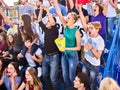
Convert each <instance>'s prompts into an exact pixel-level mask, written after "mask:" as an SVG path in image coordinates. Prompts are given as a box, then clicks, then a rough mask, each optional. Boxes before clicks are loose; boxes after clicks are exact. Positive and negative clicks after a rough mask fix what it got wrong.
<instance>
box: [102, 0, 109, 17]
mask: <svg viewBox="0 0 120 90" xmlns="http://www.w3.org/2000/svg"><path fill="white" fill-rule="evenodd" d="M108 3H109V0H106V2H105V4H104V6H103V14H104V16H106V15H107V10H108Z"/></svg>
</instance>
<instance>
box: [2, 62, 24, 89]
mask: <svg viewBox="0 0 120 90" xmlns="http://www.w3.org/2000/svg"><path fill="white" fill-rule="evenodd" d="M21 81H22V77H21V73H20V71H19V69H18V65H17V63H15V62H11V63H9V64H8V69H7V74H5V75H3V76H2V78H1V80H0V85H2V84H3V83H4V85H5V87H6V88H7V90H17V89H18V87H19V85H20V84H21Z"/></svg>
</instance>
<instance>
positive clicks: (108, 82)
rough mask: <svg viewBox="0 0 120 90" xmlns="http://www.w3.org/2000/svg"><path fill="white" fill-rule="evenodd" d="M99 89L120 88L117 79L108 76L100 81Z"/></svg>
mask: <svg viewBox="0 0 120 90" xmlns="http://www.w3.org/2000/svg"><path fill="white" fill-rule="evenodd" d="M99 90H120V88H119V86H118V84H117V83H116V82H115V80H113V79H112V78H109V77H106V78H104V79H103V80H102V81H101V82H100V88H99Z"/></svg>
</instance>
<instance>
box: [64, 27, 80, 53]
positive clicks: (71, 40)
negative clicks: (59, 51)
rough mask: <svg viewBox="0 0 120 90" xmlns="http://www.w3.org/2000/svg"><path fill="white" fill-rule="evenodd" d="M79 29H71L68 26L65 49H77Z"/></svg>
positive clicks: (65, 34)
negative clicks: (77, 32)
mask: <svg viewBox="0 0 120 90" xmlns="http://www.w3.org/2000/svg"><path fill="white" fill-rule="evenodd" d="M77 30H78V28H76V27H74V28H69V27H68V26H66V27H65V29H64V37H65V47H66V48H71V47H76V31H77ZM67 52H74V51H73V50H72V51H71V50H67Z"/></svg>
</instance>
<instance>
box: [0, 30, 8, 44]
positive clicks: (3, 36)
mask: <svg viewBox="0 0 120 90" xmlns="http://www.w3.org/2000/svg"><path fill="white" fill-rule="evenodd" d="M0 36H1V37H2V38H3V40H2V41H1V42H2V43H7V34H6V33H4V32H1V33H0Z"/></svg>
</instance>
